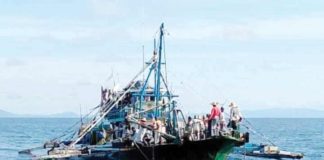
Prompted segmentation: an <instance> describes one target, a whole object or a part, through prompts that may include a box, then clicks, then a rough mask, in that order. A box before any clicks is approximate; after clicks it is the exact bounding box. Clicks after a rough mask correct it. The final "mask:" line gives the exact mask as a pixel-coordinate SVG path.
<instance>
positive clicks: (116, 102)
mask: <svg viewBox="0 0 324 160" xmlns="http://www.w3.org/2000/svg"><path fill="white" fill-rule="evenodd" d="M155 63H156V61H155V56H153V57H152V58H151V59H150V61H149V63H148V64H146V67H145V68H142V69H141V70H140V72H138V73H137V74H136V75H135V76H134V78H133V79H132V80H131V81H130V83H129V85H128V86H129V88H128V89H127V90H126V91H125V92H124V93H123V94H122V95H121V96H120V97H119V98H118V99H117V100H116V101H115V102H114V104H113V105H112V106H111V107H110V108H109V109H108V110H107V111H105V112H104V113H102V115H100V116H99V118H97V119H96V118H95V119H94V121H93V122H94V123H92V124H91V125H90V126H88V127H87V128H86V129H85V130H84V132H82V133H81V134H80V136H79V137H78V138H77V139H76V140H75V141H74V142H72V143H71V144H70V145H69V147H73V146H74V145H75V144H77V143H78V142H79V141H80V140H81V139H82V138H83V137H84V136H85V135H86V134H87V133H88V132H89V131H91V130H92V129H93V128H94V127H95V126H96V125H97V124H98V123H99V122H101V120H102V119H103V118H104V117H105V116H106V115H107V114H108V113H109V112H110V111H111V110H112V109H113V108H114V107H115V106H116V105H117V104H118V103H119V101H121V100H122V99H123V98H124V97H125V95H126V94H127V93H128V92H129V91H130V89H131V88H132V87H133V86H134V85H135V82H134V81H135V80H136V79H137V77H138V76H140V75H141V74H142V73H143V72H144V71H145V70H146V69H147V68H148V67H150V66H151V65H153V64H155Z"/></svg>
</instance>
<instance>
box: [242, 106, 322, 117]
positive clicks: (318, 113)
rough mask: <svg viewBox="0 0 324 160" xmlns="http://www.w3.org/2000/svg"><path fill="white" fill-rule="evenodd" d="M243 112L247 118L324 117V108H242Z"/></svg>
mask: <svg viewBox="0 0 324 160" xmlns="http://www.w3.org/2000/svg"><path fill="white" fill-rule="evenodd" d="M242 113H243V114H244V117H247V118H324V111H323V110H316V109H305V108H284V109H282V108H272V109H260V110H242Z"/></svg>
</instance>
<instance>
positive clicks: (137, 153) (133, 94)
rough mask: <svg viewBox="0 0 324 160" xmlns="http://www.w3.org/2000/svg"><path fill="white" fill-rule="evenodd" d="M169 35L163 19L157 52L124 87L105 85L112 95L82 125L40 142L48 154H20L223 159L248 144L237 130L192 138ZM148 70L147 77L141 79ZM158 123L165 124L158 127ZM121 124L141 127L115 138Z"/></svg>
mask: <svg viewBox="0 0 324 160" xmlns="http://www.w3.org/2000/svg"><path fill="white" fill-rule="evenodd" d="M164 34H165V31H164V24H163V23H162V24H161V26H160V28H159V39H158V47H156V45H154V51H153V56H152V57H151V58H150V59H149V61H148V62H146V63H145V64H144V66H143V68H142V69H141V70H140V71H139V72H138V73H137V74H136V75H135V76H134V77H133V78H132V79H131V80H130V82H129V83H128V85H127V86H126V87H125V88H123V89H122V90H109V91H107V90H102V91H103V92H104V93H105V94H106V93H107V92H109V94H110V95H109V97H108V98H106V97H105V98H103V102H102V103H101V104H99V105H98V106H96V107H94V108H93V110H92V111H91V112H90V113H88V114H87V115H85V116H84V117H83V118H82V119H83V121H82V123H81V122H80V123H81V124H80V123H76V124H75V125H74V126H72V127H71V128H70V129H68V130H67V131H66V132H64V133H63V135H61V136H59V137H57V138H55V139H52V140H50V141H48V142H46V143H45V144H44V145H43V147H41V148H44V149H47V152H46V153H44V154H40V155H35V154H34V153H33V152H35V151H36V150H38V149H39V147H38V148H35V149H28V150H24V151H21V152H20V153H30V154H32V157H33V158H34V159H75V158H77V159H96V160H98V159H102V160H117V159H118V160H119V159H120V160H137V159H138V160H139V159H145V160H149V159H152V160H155V159H157V160H172V159H176V160H196V159H200V160H212V159H213V160H214V159H216V160H223V159H226V157H227V156H228V154H229V153H230V152H231V151H232V148H233V147H234V146H241V145H244V144H245V143H246V142H247V141H248V139H249V137H248V135H249V134H248V133H240V132H239V131H238V130H234V131H232V132H230V133H219V134H218V135H216V136H209V137H206V138H204V139H199V140H189V138H188V137H189V135H188V132H189V131H188V127H186V124H187V122H186V119H185V117H184V115H183V113H182V111H181V110H180V109H178V103H177V97H178V96H177V95H175V94H173V93H172V92H171V91H170V89H169V86H168V82H167V79H166V76H167V75H166V73H165V72H166V71H165V70H164V71H163V67H162V65H166V60H165V59H164V58H163V57H164V56H163V53H164V48H163V46H164ZM154 44H156V42H155V40H154ZM164 54H165V53H164ZM145 72H147V76H146V78H145V79H144V80H141V75H144V74H145ZM156 123H160V128H159V129H157V128H155V126H154V124H156ZM117 127H119V130H120V128H127V129H131V130H132V129H134V131H135V130H136V132H134V135H130V134H129V135H126V136H119V138H116V137H113V135H114V134H113V133H117V134H119V133H120V132H119V130H118V129H116V128H117ZM144 133H145V134H144ZM103 134H105V136H104V137H106V138H103V136H102V135H103ZM126 134H127V133H126ZM120 137H122V138H120ZM156 137H157V138H156Z"/></svg>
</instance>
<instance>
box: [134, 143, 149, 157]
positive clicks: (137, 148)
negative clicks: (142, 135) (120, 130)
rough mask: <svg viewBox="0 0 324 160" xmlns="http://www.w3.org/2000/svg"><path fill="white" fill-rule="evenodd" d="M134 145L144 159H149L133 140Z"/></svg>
mask: <svg viewBox="0 0 324 160" xmlns="http://www.w3.org/2000/svg"><path fill="white" fill-rule="evenodd" d="M134 145H135V147H136V148H137V149H138V150H139V151H140V152H141V154H142V155H143V157H144V158H145V159H146V160H150V159H149V158H148V157H147V156H146V154H145V153H144V152H143V151H142V150H141V148H140V147H139V146H138V145H137V143H136V142H134Z"/></svg>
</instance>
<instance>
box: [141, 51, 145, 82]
mask: <svg viewBox="0 0 324 160" xmlns="http://www.w3.org/2000/svg"><path fill="white" fill-rule="evenodd" d="M142 51H143V69H144V68H145V54H144V45H143V46H142ZM144 76H145V74H144V73H143V82H144V79H145V77H144Z"/></svg>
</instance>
